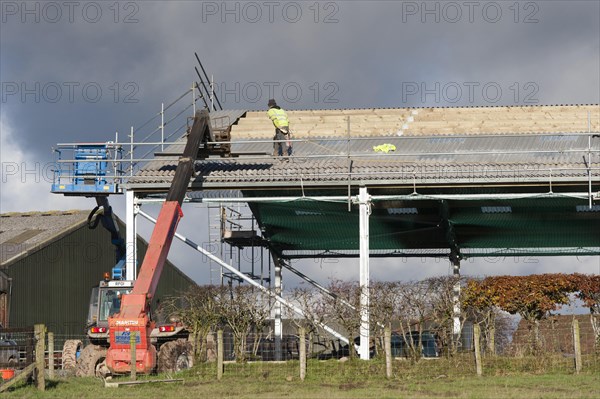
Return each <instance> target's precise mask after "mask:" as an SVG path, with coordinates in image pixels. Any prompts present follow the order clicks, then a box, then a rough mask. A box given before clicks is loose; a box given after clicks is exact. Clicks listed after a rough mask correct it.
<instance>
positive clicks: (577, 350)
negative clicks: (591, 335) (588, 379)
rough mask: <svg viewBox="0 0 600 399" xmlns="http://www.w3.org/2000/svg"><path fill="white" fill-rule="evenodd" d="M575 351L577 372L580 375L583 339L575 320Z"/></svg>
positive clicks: (577, 322)
mask: <svg viewBox="0 0 600 399" xmlns="http://www.w3.org/2000/svg"><path fill="white" fill-rule="evenodd" d="M573 349H575V372H576V373H577V374H579V372H580V371H581V339H580V335H579V321H577V319H573Z"/></svg>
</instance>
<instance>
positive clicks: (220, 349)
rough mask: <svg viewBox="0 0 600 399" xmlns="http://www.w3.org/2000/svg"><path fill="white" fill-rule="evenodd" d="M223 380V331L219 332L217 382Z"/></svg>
mask: <svg viewBox="0 0 600 399" xmlns="http://www.w3.org/2000/svg"><path fill="white" fill-rule="evenodd" d="M221 378H223V330H219V331H217V380H219V381H221Z"/></svg>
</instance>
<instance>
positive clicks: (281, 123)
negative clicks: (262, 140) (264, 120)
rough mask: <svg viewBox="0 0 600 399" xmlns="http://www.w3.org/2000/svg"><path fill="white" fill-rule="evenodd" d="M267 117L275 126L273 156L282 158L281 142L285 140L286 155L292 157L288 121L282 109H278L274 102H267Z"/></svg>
mask: <svg viewBox="0 0 600 399" xmlns="http://www.w3.org/2000/svg"><path fill="white" fill-rule="evenodd" d="M267 115H268V116H269V118H270V119H271V121H272V122H273V125H274V126H275V137H273V140H275V142H274V143H273V156H275V155H279V156H280V157H281V156H283V141H284V140H285V145H286V147H287V154H288V156H289V155H292V142H291V141H290V140H291V133H290V121H289V120H288V116H287V113H286V112H285V110H284V109H282V108H281V107H279V106H278V105H277V103H276V102H275V100H273V99H270V100H269V110H268V111H267Z"/></svg>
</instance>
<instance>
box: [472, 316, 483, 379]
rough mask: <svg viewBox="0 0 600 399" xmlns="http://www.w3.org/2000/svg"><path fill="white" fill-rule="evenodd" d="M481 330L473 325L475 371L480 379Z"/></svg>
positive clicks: (476, 325) (481, 372)
mask: <svg viewBox="0 0 600 399" xmlns="http://www.w3.org/2000/svg"><path fill="white" fill-rule="evenodd" d="M480 338H481V328H480V327H479V324H473V346H474V347H475V368H476V369H477V376H479V377H481V375H482V374H483V371H482V369H481V343H480Z"/></svg>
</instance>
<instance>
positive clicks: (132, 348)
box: [129, 331, 137, 381]
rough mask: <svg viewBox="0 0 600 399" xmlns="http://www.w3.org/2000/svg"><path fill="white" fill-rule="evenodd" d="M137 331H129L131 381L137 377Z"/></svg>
mask: <svg viewBox="0 0 600 399" xmlns="http://www.w3.org/2000/svg"><path fill="white" fill-rule="evenodd" d="M136 332H137V331H131V332H130V335H129V351H130V352H131V381H135V380H136V379H137V367H136V353H135V352H136V350H135V336H136V335H137V334H136Z"/></svg>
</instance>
